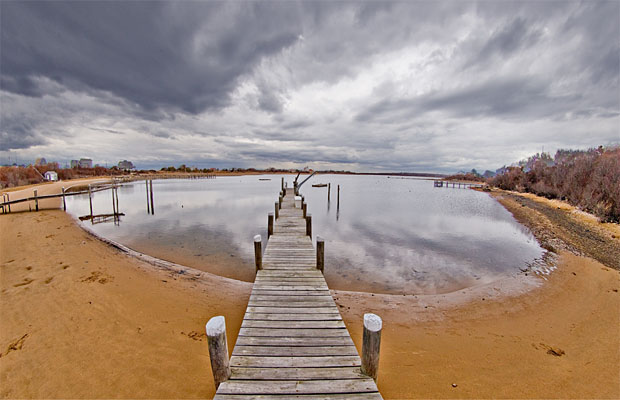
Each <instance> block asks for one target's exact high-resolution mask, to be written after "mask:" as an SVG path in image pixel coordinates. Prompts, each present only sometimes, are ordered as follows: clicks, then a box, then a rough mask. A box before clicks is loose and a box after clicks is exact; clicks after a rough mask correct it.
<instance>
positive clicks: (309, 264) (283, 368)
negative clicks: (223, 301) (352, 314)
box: [207, 189, 382, 400]
mask: <svg viewBox="0 0 620 400" xmlns="http://www.w3.org/2000/svg"><path fill="white" fill-rule="evenodd" d="M297 202H298V204H297V207H296V206H295V196H294V194H293V190H292V189H288V195H287V189H283V197H282V198H281V201H280V202H279V203H276V215H277V214H279V215H277V218H276V219H275V222H273V225H271V224H270V225H271V226H272V228H271V227H270V229H269V231H270V232H269V233H270V237H269V240H268V244H267V246H266V248H265V252H264V254H262V255H261V254H260V239H257V249H258V251H257V273H256V280H255V282H254V287H253V289H252V294H251V297H250V300H249V303H248V307H247V310H246V312H245V316H244V318H243V324H242V325H241V330H240V332H239V336H238V338H237V343H236V345H235V347H234V349H233V352H232V357H231V358H230V361H229V363H230V364H229V366H227V368H229V373H230V376H229V378H228V379H227V380H224V381H223V382H222V383H221V384H219V387H218V389H217V392H216V395H215V399H222V400H223V399H242V398H247V399H250V398H252V399H257V398H260V399H292V398H296V399H297V398H303V399H381V398H382V397H381V395H380V393H379V391H378V389H377V386H376V384H375V381H374V380H373V378H371V377H370V376H369V375H371V376H372V375H373V374H374V377H375V378H376V370H374V371H371V373H368V371H365V372H366V373H368V375H367V374H364V373H362V369H363V367H362V359H361V358H360V357H359V355H358V353H357V350H356V348H355V345H354V344H353V341H352V340H351V336H350V335H349V331H348V330H347V328H346V326H345V324H344V322H343V321H342V317H341V315H340V312H339V311H338V307H337V306H336V303H335V302H334V300H333V298H332V296H331V294H330V291H329V288H328V287H327V283H326V282H325V279H324V278H323V274H322V272H321V271H320V270H319V269H317V252H316V250H315V248H314V247H313V245H312V239H311V236H310V235H309V233H310V232H309V231H308V229H311V228H310V227H309V226H308V223H309V222H308V219H309V218H305V217H306V215H305V214H306V206H305V205H304V206H303V207H302V206H301V204H300V200H299V198H298V199H297ZM279 204H281V205H279ZM271 219H272V216H271V215H270V220H271ZM321 250H322V249H321ZM321 253H322V251H321ZM321 257H322V254H321ZM321 263H322V261H321ZM321 267H322V265H321ZM367 315H370V316H372V317H376V316H374V315H372V314H367ZM215 318H222V317H215ZM215 318H214V319H215ZM376 319H378V321H379V322H378V326H379V328H378V329H375V332H376V331H377V330H378V331H379V334H380V325H381V322H380V319H379V318H378V317H376ZM365 322H366V316H365ZM374 322H375V324H376V322H377V321H376V320H375V321H374ZM209 323H211V321H210V322H209ZM371 324H372V321H371ZM216 325H219V324H216V323H215V322H214V326H216ZM375 327H377V325H375ZM216 329H221V328H218V327H217V326H216ZM371 330H372V328H371ZM208 331H209V324H207V333H209V332H208ZM224 332H225V328H224ZM364 335H365V337H364V341H365V342H366V341H367V337H366V336H367V335H366V325H365V334H364ZM379 338H380V336H379ZM210 340H211V338H210ZM373 340H374V339H372V337H371V335H370V334H369V335H368V341H369V343H373ZM224 343H225V340H224ZM373 345H374V343H373V344H372V345H371V346H373ZM210 346H211V345H210ZM365 346H366V343H365ZM216 347H217V346H214V348H216ZM223 347H225V344H224V346H223ZM376 347H377V348H376V358H377V360H371V361H372V362H375V365H376V362H377V361H378V343H377V344H376ZM210 350H211V347H210ZM217 351H221V350H220V349H219V348H218V349H217ZM211 357H212V366H213V365H214V364H213V362H214V361H213V355H212V356H211ZM226 357H227V355H226ZM365 362H366V361H365ZM364 365H366V364H364ZM215 374H216V372H215V371H214V375H215ZM216 384H217V383H216Z"/></svg>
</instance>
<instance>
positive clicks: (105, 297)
mask: <svg viewBox="0 0 620 400" xmlns="http://www.w3.org/2000/svg"><path fill="white" fill-rule="evenodd" d="M46 186H49V185H46ZM0 227H1V231H0V232H1V237H0V243H1V250H2V251H0V253H1V254H0V290H1V293H2V295H1V301H0V305H1V311H2V316H3V317H2V328H1V330H0V353H1V357H0V382H2V385H0V386H1V389H0V396H2V397H3V398H18V397H19V398H24V397H25V398H59V397H65V398H67V397H69V398H101V397H106V398H108V397H122V398H198V397H203V398H204V397H211V396H212V395H213V383H212V380H211V375H210V369H209V366H208V364H209V362H208V351H207V348H206V341H205V340H204V333H203V329H204V323H205V322H206V321H207V320H208V319H209V318H210V317H211V316H214V315H225V316H226V319H227V327H228V334H229V347H230V348H231V349H232V346H233V345H234V342H235V340H236V334H237V332H238V330H239V326H240V323H241V319H242V316H243V312H244V310H245V305H246V303H247V299H248V297H249V292H250V290H251V285H250V284H248V283H244V282H240V281H233V280H230V279H226V278H221V277H218V276H215V275H212V274H208V273H201V274H200V276H196V275H195V274H194V273H179V272H178V271H175V270H165V269H158V268H153V267H152V266H151V265H150V264H146V263H145V262H143V261H140V260H138V259H135V258H132V257H128V256H126V255H125V254H124V253H122V252H120V251H118V250H116V249H114V248H112V247H110V246H108V245H106V244H105V243H103V242H100V241H98V240H95V239H94V238H93V237H92V236H90V234H88V233H86V232H85V231H84V230H82V229H81V228H80V227H79V226H78V225H77V224H76V223H75V221H74V220H73V219H72V218H71V217H70V216H69V215H67V214H65V213H63V212H62V211H60V210H51V211H42V212H39V213H16V214H10V215H2V216H0ZM557 266H558V269H557V271H556V272H554V273H553V274H551V275H549V276H548V281H543V280H542V279H540V278H537V277H534V276H532V275H531V274H530V275H528V276H527V277H526V276H525V275H524V274H523V275H519V276H517V277H515V278H514V280H513V281H507V282H503V283H493V284H491V285H487V286H485V287H478V288H472V289H466V290H464V291H459V293H456V294H450V295H425V296H397V295H375V294H371V293H359V292H344V291H332V293H333V295H334V297H335V298H336V302H337V304H338V305H339V307H340V309H341V312H342V314H343V318H344V320H345V323H346V324H347V327H348V328H349V330H350V331H351V334H352V337H353V339H354V341H355V343H356V345H357V346H358V348H359V347H360V346H361V320H362V315H363V313H364V312H375V313H377V314H379V315H381V316H382V317H383V319H384V326H385V330H384V333H383V346H382V354H381V364H380V373H379V382H378V384H379V388H380V390H381V392H382V394H383V395H384V397H385V398H455V397H465V398H490V397H512V398H515V397H518V398H540V397H554V398H567V397H572V398H617V397H620V381H619V378H618V376H619V373H618V372H619V368H620V367H619V364H620V360H619V356H618V352H617V349H618V347H619V344H620V343H619V342H620V341H619V336H620V333H618V331H617V326H618V323H619V316H618V309H619V306H620V295H619V294H618V288H619V287H620V279H619V277H620V275H619V274H618V272H617V271H614V270H611V269H610V268H607V267H604V266H603V265H601V264H600V263H598V262H596V261H594V260H591V259H588V258H585V257H577V256H574V255H572V254H569V253H568V252H561V253H560V257H559V259H558V262H557ZM190 272H191V271H190ZM515 288H520V289H519V290H515ZM554 352H555V353H557V354H560V353H562V352H563V354H561V355H554ZM452 383H456V384H457V387H456V388H454V387H452Z"/></svg>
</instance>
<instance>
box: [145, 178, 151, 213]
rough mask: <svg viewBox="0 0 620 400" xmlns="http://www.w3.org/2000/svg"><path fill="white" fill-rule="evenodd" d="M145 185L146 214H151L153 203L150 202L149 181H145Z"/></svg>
mask: <svg viewBox="0 0 620 400" xmlns="http://www.w3.org/2000/svg"><path fill="white" fill-rule="evenodd" d="M144 183H145V184H146V213H147V214H150V213H151V202H150V201H149V180H148V179H145V180H144Z"/></svg>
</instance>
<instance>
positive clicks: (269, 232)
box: [267, 213, 273, 239]
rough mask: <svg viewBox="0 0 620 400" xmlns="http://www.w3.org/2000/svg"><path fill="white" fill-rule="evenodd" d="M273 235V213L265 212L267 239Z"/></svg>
mask: <svg viewBox="0 0 620 400" xmlns="http://www.w3.org/2000/svg"><path fill="white" fill-rule="evenodd" d="M271 235H273V213H269V214H267V239H269V238H270V237H271Z"/></svg>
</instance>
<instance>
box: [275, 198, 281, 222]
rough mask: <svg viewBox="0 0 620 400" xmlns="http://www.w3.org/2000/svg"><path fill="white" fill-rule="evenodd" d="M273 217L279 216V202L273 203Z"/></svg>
mask: <svg viewBox="0 0 620 400" xmlns="http://www.w3.org/2000/svg"><path fill="white" fill-rule="evenodd" d="M275 217H276V219H278V218H279V217H280V203H278V202H277V201H276V203H275Z"/></svg>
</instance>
